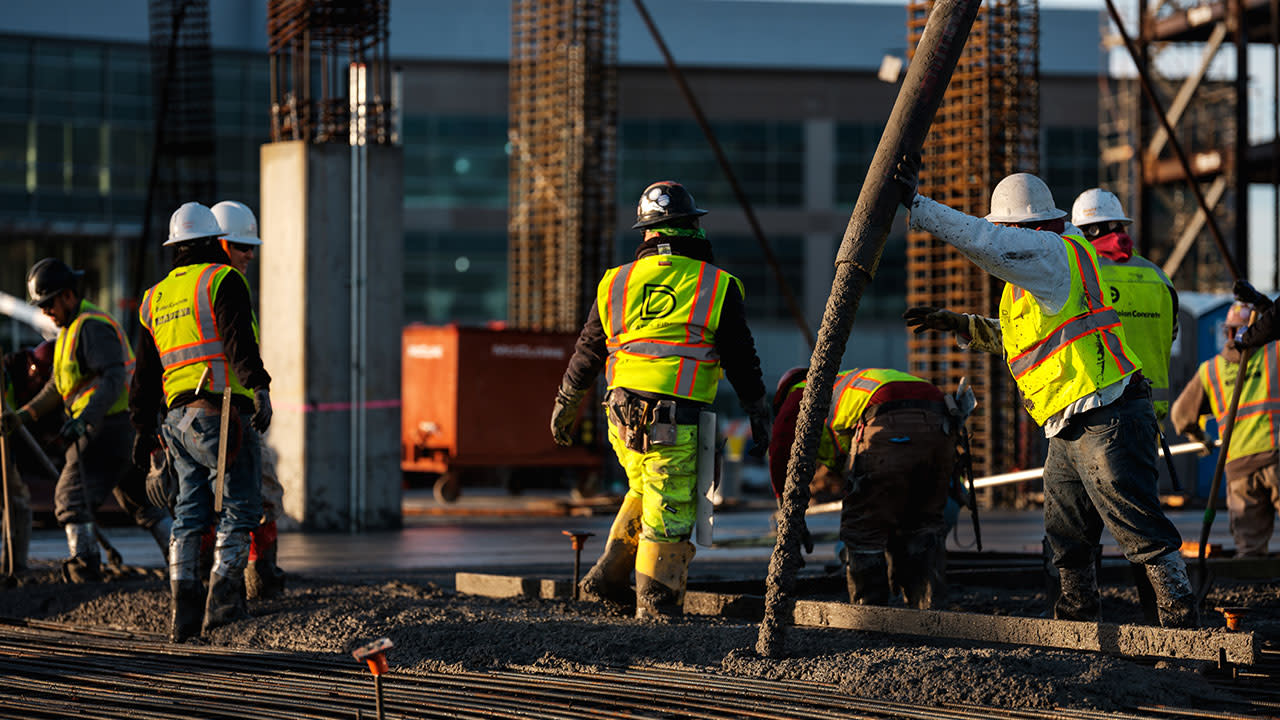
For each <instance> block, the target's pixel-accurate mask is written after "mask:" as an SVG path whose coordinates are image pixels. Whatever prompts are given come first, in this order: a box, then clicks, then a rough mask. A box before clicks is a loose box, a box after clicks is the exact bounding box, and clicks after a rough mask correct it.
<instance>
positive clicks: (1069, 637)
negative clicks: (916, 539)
mask: <svg viewBox="0 0 1280 720" xmlns="http://www.w3.org/2000/svg"><path fill="white" fill-rule="evenodd" d="M794 622H795V624H796V625H803V626H812V627H834V628H845V629H848V630H867V631H872V632H885V633H895V634H902V635H923V636H926V637H938V638H941V637H945V638H952V639H958V640H974V641H978V642H994V643H1006V644H1010V645H1033V646H1036V647H1056V648H1063V649H1067V650H1092V651H1096V652H1104V653H1109V654H1112V655H1124V656H1129V657H1164V658H1178V659H1183V660H1209V661H1215V662H1216V661H1217V660H1218V659H1219V657H1220V655H1219V653H1220V652H1225V657H1226V660H1227V661H1228V662H1231V663H1235V664H1237V665H1253V664H1255V663H1256V662H1257V661H1258V639H1257V637H1256V636H1255V635H1254V634H1253V633H1248V632H1228V631H1225V630H1172V629H1167V628H1159V627H1149V626H1146V625H1116V624H1113V623H1087V622H1073V621H1070V620H1046V619H1043V618H1018V617H1008V616H993V615H979V614H976V613H959V612H941V611H936V610H905V609H899V608H887V607H870V606H865V605H849V604H848V603H841V602H816V601H813V600H798V601H796V608H795V621H794Z"/></svg>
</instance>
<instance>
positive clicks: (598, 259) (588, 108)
mask: <svg viewBox="0 0 1280 720" xmlns="http://www.w3.org/2000/svg"><path fill="white" fill-rule="evenodd" d="M617 48H618V5H617V0H513V2H512V4H511V64H510V83H509V84H510V91H509V92H510V105H509V108H510V109H509V112H510V120H509V129H508V140H509V147H510V160H509V180H508V237H509V246H508V247H509V249H508V270H507V273H508V285H507V287H508V296H507V322H508V324H509V325H511V326H512V327H517V328H523V329H532V330H546V331H560V332H570V331H576V330H577V329H578V328H580V327H581V326H582V323H583V321H584V319H585V316H586V310H587V308H588V307H589V306H590V304H591V302H593V301H594V299H595V283H596V281H597V280H598V279H599V278H600V277H601V276H602V275H603V274H604V271H605V269H606V268H608V267H609V266H610V265H611V264H612V262H611V261H612V254H613V252H612V250H613V244H614V243H613V233H614V223H615V215H616V209H615V185H616V175H617V172H616V170H617V126H618V78H617V74H618V71H617V68H618V50H617Z"/></svg>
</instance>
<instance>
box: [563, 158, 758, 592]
mask: <svg viewBox="0 0 1280 720" xmlns="http://www.w3.org/2000/svg"><path fill="white" fill-rule="evenodd" d="M706 212H707V211H706V210H702V209H700V208H698V207H697V205H696V204H695V203H694V200H693V196H692V195H690V194H689V191H688V190H686V189H685V187H684V186H683V185H681V184H680V183H676V182H671V181H667V180H664V181H660V182H656V183H653V184H652V185H650V186H649V187H647V188H645V190H644V192H643V193H642V194H641V196H640V202H639V204H638V206H637V209H636V222H635V225H633V226H632V227H633V228H635V229H637V230H641V231H642V232H643V237H642V240H641V243H640V245H639V247H637V248H636V253H635V261H633V262H630V263H627V264H626V265H623V266H621V267H616V268H612V269H610V270H608V271H607V272H606V273H605V276H604V278H603V279H602V280H601V281H600V283H599V286H598V288H597V292H596V302H594V303H592V305H591V308H590V310H589V311H588V314H587V321H586V323H585V325H584V326H583V328H582V332H581V334H580V335H579V336H578V342H577V347H576V349H575V351H574V355H573V357H572V358H571V359H570V361H569V367H568V368H567V369H566V370H565V373H564V378H563V380H562V381H561V384H560V390H559V392H558V393H557V395H556V401H555V407H554V409H553V411H552V415H551V432H552V435H553V437H554V438H555V441H556V442H557V443H559V444H561V445H568V444H570V443H571V441H572V440H571V437H570V434H569V430H570V427H571V426H572V424H573V422H574V419H575V416H576V414H577V410H578V405H579V404H580V403H581V402H582V398H583V397H584V396H585V395H586V393H587V390H588V389H589V388H590V387H591V386H592V384H593V383H594V382H595V379H596V376H597V375H599V373H600V371H601V370H602V369H603V370H604V372H605V377H606V379H607V381H608V386H609V394H608V397H607V401H606V403H605V404H606V407H607V409H608V417H609V441H610V443H611V444H612V445H613V449H614V452H615V453H616V454H617V456H618V461H619V462H620V463H621V464H622V467H623V468H625V469H626V472H627V478H628V481H629V488H628V490H627V494H626V497H625V498H623V501H622V508H621V509H620V510H619V511H618V515H617V517H616V518H615V519H614V522H613V527H612V529H611V530H610V532H609V539H608V541H607V542H606V545H605V549H604V552H603V554H602V555H601V556H600V558H599V560H597V562H596V564H595V566H594V567H592V568H591V570H590V571H589V572H588V573H587V574H586V576H585V577H583V579H582V582H581V583H580V585H579V588H580V592H581V595H582V596H583V597H585V598H588V599H604V600H609V601H611V602H613V603H615V604H617V605H620V606H627V605H629V604H630V602H629V598H628V595H629V593H630V576H631V571H632V570H633V569H634V570H635V573H636V589H635V594H634V595H633V596H631V598H633V600H632V601H634V602H635V604H636V616H637V617H659V616H670V615H679V614H681V613H682V612H683V603H684V591H685V585H686V583H687V580H688V575H689V561H690V560H692V559H693V553H694V549H693V543H691V542H689V538H690V536H691V535H692V534H693V530H694V521H695V507H696V503H695V497H694V495H695V492H694V491H695V486H696V482H697V464H698V432H699V417H700V415H701V413H702V412H703V411H704V410H705V409H706V408H707V406H708V405H710V403H711V402H712V401H713V400H715V397H716V389H717V387H718V386H719V382H720V375H721V369H722V368H723V371H724V375H725V376H726V377H728V379H729V381H730V382H731V383H732V384H733V387H734V389H735V390H736V391H737V394H738V399H739V401H740V402H741V403H742V407H743V409H744V410H746V412H747V416H748V417H749V418H750V420H751V437H752V441H753V442H754V448H753V452H755V453H758V454H759V455H763V453H764V451H765V450H766V449H767V447H768V444H769V423H770V422H771V417H770V407H769V398H768V397H767V396H766V394H765V387H764V382H763V380H762V379H761V372H760V359H759V357H758V356H757V355H756V350H755V341H754V339H753V338H752V335H751V330H750V329H749V328H748V327H747V321H746V311H745V308H744V305H743V289H742V283H741V282H740V281H739V280H738V279H737V278H736V277H734V276H732V275H730V274H729V273H727V272H725V271H724V270H721V269H720V268H718V267H716V266H715V265H713V264H712V263H713V262H714V258H713V256H712V252H711V243H710V242H709V241H708V240H707V237H706V233H705V232H704V231H703V230H702V229H701V227H700V226H699V217H700V216H702V215H705V214H706Z"/></svg>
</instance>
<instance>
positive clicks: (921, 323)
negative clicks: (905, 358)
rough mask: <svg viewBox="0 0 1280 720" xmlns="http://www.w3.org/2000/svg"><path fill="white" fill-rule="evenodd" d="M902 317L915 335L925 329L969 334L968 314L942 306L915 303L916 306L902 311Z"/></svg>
mask: <svg viewBox="0 0 1280 720" xmlns="http://www.w3.org/2000/svg"><path fill="white" fill-rule="evenodd" d="M902 319H903V320H906V321H907V327H909V328H913V329H914V331H915V334H917V335H919V334H921V333H923V332H924V331H925V330H943V331H951V332H953V333H958V334H960V335H968V334H969V316H968V315H965V314H964V313H958V312H951V311H950V310H945V309H943V308H936V307H929V306H927V305H917V306H916V307H911V308H907V311H906V312H904V313H902Z"/></svg>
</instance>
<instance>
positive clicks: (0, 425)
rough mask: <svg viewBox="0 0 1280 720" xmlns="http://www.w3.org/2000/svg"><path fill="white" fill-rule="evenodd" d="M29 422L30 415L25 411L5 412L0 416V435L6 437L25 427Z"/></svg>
mask: <svg viewBox="0 0 1280 720" xmlns="http://www.w3.org/2000/svg"><path fill="white" fill-rule="evenodd" d="M30 420H31V414H30V413H28V412H27V411H26V410H19V411H17V412H5V413H4V415H0V435H4V436H5V437H8V436H9V435H10V434H12V433H15V432H17V431H18V429H19V428H21V427H22V426H23V425H26V424H27V423H28V422H29V421H30Z"/></svg>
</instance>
